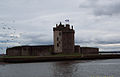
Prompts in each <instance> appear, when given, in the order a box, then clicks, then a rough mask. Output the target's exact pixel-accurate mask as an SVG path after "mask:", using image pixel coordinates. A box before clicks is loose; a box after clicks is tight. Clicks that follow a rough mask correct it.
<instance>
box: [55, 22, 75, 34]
mask: <svg viewBox="0 0 120 77" xmlns="http://www.w3.org/2000/svg"><path fill="white" fill-rule="evenodd" d="M53 31H63V32H75V31H74V30H73V26H70V25H69V24H65V25H64V24H62V23H61V22H60V24H59V25H58V24H56V27H54V28H53Z"/></svg>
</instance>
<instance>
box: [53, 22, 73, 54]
mask: <svg viewBox="0 0 120 77" xmlns="http://www.w3.org/2000/svg"><path fill="white" fill-rule="evenodd" d="M53 31H54V52H55V53H74V33H75V31H74V30H73V26H72V28H70V25H69V24H66V25H62V23H60V24H59V25H58V24H56V27H55V28H53Z"/></svg>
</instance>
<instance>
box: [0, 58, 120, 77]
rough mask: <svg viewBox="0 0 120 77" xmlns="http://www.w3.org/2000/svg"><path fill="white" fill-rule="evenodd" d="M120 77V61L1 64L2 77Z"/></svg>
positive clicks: (0, 73) (0, 76) (0, 74)
mask: <svg viewBox="0 0 120 77" xmlns="http://www.w3.org/2000/svg"><path fill="white" fill-rule="evenodd" d="M93 76H94V77H95V76H97V77H98V76H99V77H105V76H108V77H112V76H113V77H119V76H120V59H109V60H95V61H86V60H85V61H61V62H43V63H42V62H41V63H21V64H3V63H1V64H0V77H93Z"/></svg>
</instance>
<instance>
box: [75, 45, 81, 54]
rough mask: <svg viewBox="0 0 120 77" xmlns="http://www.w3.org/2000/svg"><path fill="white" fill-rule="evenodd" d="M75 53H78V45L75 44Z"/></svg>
mask: <svg viewBox="0 0 120 77" xmlns="http://www.w3.org/2000/svg"><path fill="white" fill-rule="evenodd" d="M74 49H75V50H74V51H75V53H80V46H79V45H75V48H74Z"/></svg>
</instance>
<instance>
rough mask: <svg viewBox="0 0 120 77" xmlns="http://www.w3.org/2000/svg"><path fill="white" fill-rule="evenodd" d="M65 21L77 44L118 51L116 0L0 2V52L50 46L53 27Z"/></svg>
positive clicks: (119, 28)
mask: <svg viewBox="0 0 120 77" xmlns="http://www.w3.org/2000/svg"><path fill="white" fill-rule="evenodd" d="M65 19H69V20H70V22H69V23H70V24H71V25H73V26H74V29H75V42H76V44H77V45H80V46H90V47H99V48H100V50H106V51H109V50H111V51H112V50H120V22H119V21H120V0H0V53H3V52H5V48H6V47H10V46H18V45H42V44H45V45H46V44H53V27H54V26H55V24H58V23H59V22H60V21H61V22H63V23H65Z"/></svg>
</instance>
